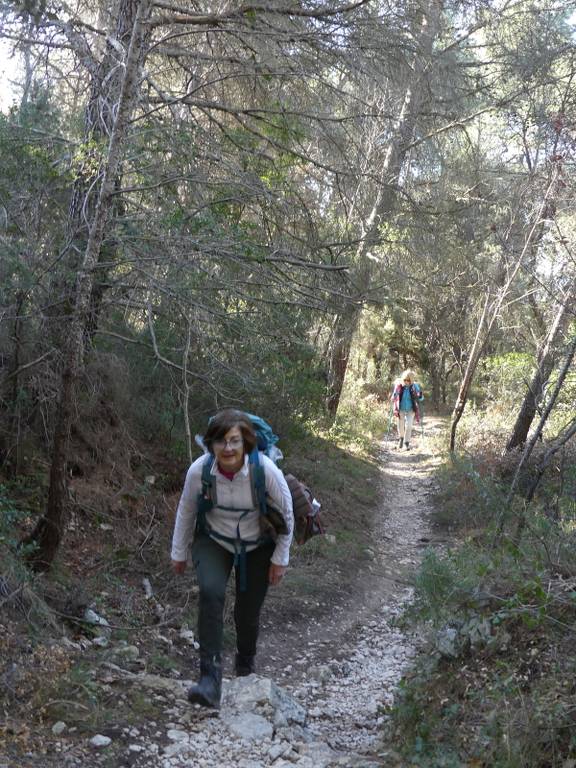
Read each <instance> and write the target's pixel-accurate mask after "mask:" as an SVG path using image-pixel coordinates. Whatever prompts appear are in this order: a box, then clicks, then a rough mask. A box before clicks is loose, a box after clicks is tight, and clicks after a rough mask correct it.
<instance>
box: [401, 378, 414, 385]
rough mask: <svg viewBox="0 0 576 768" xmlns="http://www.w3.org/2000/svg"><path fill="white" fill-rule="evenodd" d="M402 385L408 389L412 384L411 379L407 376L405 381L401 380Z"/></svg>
mask: <svg viewBox="0 0 576 768" xmlns="http://www.w3.org/2000/svg"><path fill="white" fill-rule="evenodd" d="M402 383H403V384H404V386H405V387H409V386H410V384H412V379H411V378H410V377H409V376H407V377H406V378H405V379H403V381H402Z"/></svg>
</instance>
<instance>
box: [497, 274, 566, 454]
mask: <svg viewBox="0 0 576 768" xmlns="http://www.w3.org/2000/svg"><path fill="white" fill-rule="evenodd" d="M573 303H574V293H573V289H570V291H569V292H568V295H567V296H566V298H565V300H564V302H563V303H562V305H561V306H560V309H559V310H558V312H557V314H556V317H555V318H554V322H553V323H552V326H551V328H550V330H549V331H548V335H547V337H546V340H545V342H544V345H543V346H542V348H541V349H540V352H539V354H538V366H537V368H536V371H535V372H534V376H533V377H532V381H531V382H530V384H529V386H528V391H527V392H526V395H525V397H524V400H523V402H522V405H521V406H520V410H519V411H518V416H517V417H516V423H515V424H514V428H513V430H512V434H511V436H510V439H509V440H508V443H507V444H506V450H507V451H511V450H512V449H513V448H516V447H517V446H522V445H524V443H525V442H526V438H527V437H528V432H529V431H530V427H531V426H532V422H533V420H534V416H535V415H536V411H537V410H538V406H539V404H540V402H541V401H542V397H543V396H544V389H545V387H546V384H547V382H548V379H549V378H550V374H551V373H552V370H553V368H554V350H555V346H556V342H557V340H558V338H559V336H560V335H561V333H562V332H563V331H564V329H565V328H566V325H567V323H568V321H569V319H570V318H571V317H572V308H573Z"/></svg>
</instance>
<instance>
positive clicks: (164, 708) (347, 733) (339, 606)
mask: <svg viewBox="0 0 576 768" xmlns="http://www.w3.org/2000/svg"><path fill="white" fill-rule="evenodd" d="M439 428H440V422H436V421H434V420H428V424H427V432H428V434H432V433H433V432H434V431H435V430H436V429H439ZM437 461H438V460H437V458H436V457H435V456H434V455H433V454H432V453H431V452H430V450H429V446H428V441H427V440H426V439H423V438H419V439H418V438H417V439H415V440H414V442H413V450H411V451H409V452H408V451H398V450H396V448H395V443H394V442H393V441H391V440H389V441H385V442H383V444H382V496H381V498H382V502H381V514H380V517H379V519H378V520H377V521H376V525H375V529H374V537H373V542H372V546H371V551H370V556H371V558H372V559H371V566H370V568H369V573H368V575H367V579H368V581H366V582H365V591H364V595H363V597H362V598H359V597H358V596H349V599H348V601H347V602H346V601H344V602H342V601H340V602H338V603H336V602H335V604H334V606H333V609H332V611H331V613H330V614H329V615H328V617H326V615H324V616H323V617H315V618H313V619H312V620H311V621H310V622H308V623H307V626H306V629H305V634H304V635H301V636H300V637H298V645H297V646H296V647H297V648H299V649H302V648H303V650H301V652H300V656H299V658H294V645H292V648H291V649H290V648H289V647H288V646H287V647H286V648H283V647H282V644H283V643H284V644H286V643H289V642H292V644H294V637H293V636H292V637H288V636H289V635H290V633H289V632H286V631H285V629H286V628H282V627H280V628H277V627H271V626H268V627H267V628H266V629H265V630H264V632H263V634H264V635H267V638H266V637H265V638H264V641H265V644H267V645H268V648H275V645H276V646H278V647H280V650H279V651H278V649H276V656H271V655H270V656H267V655H266V654H262V656H263V657H264V659H267V662H262V667H261V670H260V671H261V676H260V677H259V678H254V677H250V678H243V679H241V681H240V683H239V684H240V686H243V685H244V681H250V680H252V683H251V685H252V686H253V687H254V688H258V687H260V689H264V688H265V689H266V690H268V689H269V691H270V695H269V698H267V699H266V697H264V698H260V699H258V701H257V703H256V705H255V706H252V709H250V708H248V709H244V710H242V709H241V708H240V709H239V708H238V701H239V700H240V699H242V696H244V698H246V695H247V694H246V691H247V690H248V688H247V689H245V690H244V689H242V688H240V689H238V687H237V684H238V682H239V681H236V682H235V683H231V682H228V683H226V685H225V692H226V690H227V691H228V692H227V694H226V696H225V700H224V702H223V707H222V710H221V711H220V712H219V713H214V712H210V711H205V710H202V709H201V708H193V707H191V706H190V704H189V703H188V701H187V700H186V698H185V691H186V688H187V686H188V685H190V684H191V682H192V681H183V680H177V679H174V678H169V677H159V676H158V677H156V676H153V675H149V676H147V678H148V679H147V681H144V679H143V677H142V676H140V677H138V676H137V675H134V674H132V673H130V672H127V671H125V670H123V669H121V668H120V667H115V666H114V665H109V671H108V672H107V673H106V674H109V675H110V679H109V680H104V681H103V682H104V683H105V684H109V686H110V688H111V690H115V691H117V692H118V694H119V695H121V693H122V688H123V686H125V685H134V684H136V685H138V686H139V687H141V688H142V690H143V695H145V696H146V697H149V698H151V699H153V700H154V702H155V704H156V705H157V707H158V709H159V710H161V712H162V714H161V715H160V716H159V717H157V718H156V721H155V722H151V721H146V720H143V721H142V722H141V723H140V724H139V725H138V727H131V728H121V729H118V730H117V731H116V732H112V731H110V732H109V735H102V734H100V735H99V736H98V737H97V738H96V740H95V741H94V740H91V741H88V740H86V741H84V740H81V741H76V742H72V741H69V740H67V739H65V738H62V740H58V741H56V742H55V743H52V745H51V748H50V752H51V753H52V754H51V758H50V759H49V758H48V756H47V757H46V763H45V764H43V766H42V768H44V765H45V766H49V767H50V768H52V766H56V765H57V766H58V768H86V767H87V768H96V767H97V766H106V767H107V768H228V767H229V766H235V768H236V767H237V768H294V766H297V767H298V768H333V767H335V766H340V768H374V767H375V766H382V765H391V763H390V761H389V760H387V759H386V757H385V756H384V752H385V746H384V745H383V744H382V742H381V739H382V731H383V724H384V722H385V719H386V709H387V708H388V707H389V706H390V705H391V704H392V702H393V698H394V692H395V690H396V689H397V686H398V682H399V680H400V679H401V677H402V674H403V672H404V671H405V670H406V668H407V666H409V665H410V663H411V662H412V660H413V659H414V656H415V654H416V653H417V649H418V640H417V638H416V637H413V636H412V635H410V634H409V633H408V632H407V631H406V630H403V629H401V628H399V626H398V624H397V622H396V621H395V620H396V619H397V618H398V617H399V616H400V615H401V614H402V612H403V610H404V609H405V607H406V606H407V605H408V604H409V603H410V601H411V598H412V593H411V588H410V583H411V580H412V578H413V574H414V570H415V567H416V566H417V564H418V562H419V560H420V558H421V555H422V552H423V550H424V549H425V547H427V546H429V545H430V543H435V542H434V536H433V533H432V530H431V528H430V525H429V503H428V496H429V494H430V493H431V490H432V488H431V483H432V479H431V478H432V473H433V470H434V468H435V466H436V464H437ZM285 650H286V651H287V650H290V651H291V653H290V655H288V656H287V655H285V654H284V651H285ZM283 658H289V659H290V662H291V663H290V664H287V665H285V666H282V663H281V662H280V661H279V659H283ZM272 680H275V681H276V682H277V683H278V685H279V686H280V688H277V687H276V686H275V684H274V683H272ZM146 687H147V688H146ZM257 693H258V691H257ZM258 695H259V694H258ZM234 697H236V698H234ZM280 700H282V701H280ZM230 701H231V702H232V703H231V704H230ZM279 701H280V703H279ZM244 703H245V702H244ZM280 705H281V706H280ZM53 732H54V733H55V731H53ZM53 759H55V760H56V762H52V760H53ZM30 765H31V766H32V765H33V766H34V768H37V766H38V765H39V763H38V762H37V761H31V763H30ZM0 768H16V766H12V765H10V763H3V762H2V759H1V756H0ZM18 768H24V766H20V765H19V766H18Z"/></svg>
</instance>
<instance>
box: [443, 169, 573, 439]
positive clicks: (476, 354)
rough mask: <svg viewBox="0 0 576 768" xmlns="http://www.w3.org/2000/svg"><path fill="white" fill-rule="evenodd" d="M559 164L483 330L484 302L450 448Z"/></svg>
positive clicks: (484, 319) (485, 309) (555, 178)
mask: <svg viewBox="0 0 576 768" xmlns="http://www.w3.org/2000/svg"><path fill="white" fill-rule="evenodd" d="M559 171H560V167H559V165H558V164H557V165H556V166H555V167H554V169H553V171H552V178H551V179H550V182H549V183H548V187H547V188H546V192H545V194H544V198H543V200H542V204H541V205H540V208H539V209H538V214H537V216H536V218H535V220H534V223H533V224H532V226H531V227H530V231H529V232H528V235H527V237H526V241H525V243H524V247H523V248H522V252H521V253H520V256H519V257H518V259H517V261H516V264H515V265H514V268H513V270H512V272H511V273H510V274H509V276H508V278H507V280H506V283H505V284H504V286H503V287H502V288H501V289H500V295H499V296H498V297H497V299H496V301H495V302H494V304H493V306H492V307H491V309H490V319H489V320H488V322H487V324H486V332H485V333H483V327H484V325H485V321H486V312H487V309H488V297H487V298H486V303H485V305H484V311H483V313H482V318H481V320H480V323H479V324H478V329H477V331H476V338H475V339H474V344H473V345H472V351H471V352H470V357H469V359H468V365H467V366H466V371H465V373H464V378H463V379H462V383H461V385H460V391H459V392H458V397H457V399H456V404H455V406H454V411H453V413H452V425H451V428H450V451H451V452H453V451H454V449H455V445H456V428H457V426H458V422H459V421H460V419H461V417H462V414H463V413H464V408H465V406H466V401H467V399H468V392H469V390H470V385H471V384H472V379H473V378H474V373H475V372H476V367H477V365H478V362H479V361H480V356H481V354H482V350H483V349H484V347H485V346H486V342H487V341H488V338H489V336H490V333H491V331H492V328H493V327H494V323H495V322H496V318H497V317H498V314H499V313H500V309H501V307H502V304H503V302H504V299H505V298H506V297H507V296H508V293H509V291H510V288H511V286H512V284H513V282H514V280H515V279H516V275H517V274H518V271H519V270H520V267H521V266H522V264H523V262H524V258H525V256H526V253H527V252H528V251H529V249H530V247H531V245H532V242H533V239H534V236H535V233H536V230H537V228H538V226H540V224H541V222H542V218H543V216H544V214H545V212H546V210H547V209H548V205H549V201H550V196H551V195H552V193H553V191H554V190H555V187H556V182H557V180H558V175H559Z"/></svg>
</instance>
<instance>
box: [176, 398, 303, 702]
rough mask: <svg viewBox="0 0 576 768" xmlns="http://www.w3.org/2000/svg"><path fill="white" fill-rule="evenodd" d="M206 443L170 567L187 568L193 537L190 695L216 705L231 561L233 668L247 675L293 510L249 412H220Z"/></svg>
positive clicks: (190, 477)
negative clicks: (196, 665)
mask: <svg viewBox="0 0 576 768" xmlns="http://www.w3.org/2000/svg"><path fill="white" fill-rule="evenodd" d="M204 445H205V446H206V448H207V450H208V453H207V454H206V455H204V456H201V457H200V458H199V459H196V461H194V462H193V464H192V465H191V466H190V468H189V470H188V473H187V475H186V480H185V483H184V489H183V492H182V496H181V498H180V503H179V504H178V511H177V513H176V523H175V526H174V535H173V539H172V567H173V569H174V571H175V572H176V573H178V574H181V573H184V571H185V569H186V561H187V556H188V550H189V547H190V544H191V543H192V562H193V563H194V566H195V569H196V576H197V579H198V585H199V589H200V594H199V613H198V641H199V643H200V680H199V682H198V684H197V685H194V686H192V687H191V688H190V689H189V691H188V699H189V700H190V701H191V702H193V703H197V704H201V705H202V706H206V707H218V706H219V704H220V697H221V690H222V661H221V654H222V635H223V623H224V622H223V617H224V597H225V593H226V585H227V583H228V579H229V577H230V573H231V571H232V567H234V570H235V579H236V598H235V605H234V622H235V625H236V647H237V653H236V662H235V671H236V675H238V676H243V675H249V674H251V673H252V672H254V659H255V656H256V643H257V640H258V630H259V624H260V610H261V608H262V604H263V602H264V598H265V596H266V592H267V590H268V585H269V584H272V585H276V584H279V583H280V581H281V580H282V577H283V576H284V573H285V572H286V567H287V565H288V558H289V550H290V544H291V541H292V533H293V528H294V517H293V514H292V498H291V496H290V491H289V489H288V485H287V484H286V480H285V479H284V475H283V474H282V472H281V470H280V469H278V467H276V465H275V464H274V462H273V461H272V460H271V459H269V458H268V457H267V456H265V455H263V454H261V453H260V454H259V453H258V449H257V437H256V433H255V431H254V427H253V425H252V422H251V421H250V419H249V418H248V416H247V415H246V414H245V413H242V411H237V410H233V409H227V410H224V411H221V412H220V413H218V414H217V415H216V416H214V418H212V419H211V420H210V422H209V424H208V429H207V431H206V434H205V435H204ZM255 477H256V478H261V480H262V487H261V489H260V490H261V493H260V494H258V493H256V492H255V482H254V478H255ZM264 486H265V487H264ZM257 496H258V497H259V498H257ZM264 497H265V499H266V504H267V505H269V506H270V507H272V512H271V514H272V513H273V514H275V515H276V525H275V528H276V529H277V530H278V528H279V530H280V531H283V532H281V533H275V532H274V530H272V526H271V524H270V523H269V522H268V518H267V517H266V518H265V516H264V515H263V514H262V513H261V504H260V500H261V499H263V498H264ZM274 510H275V511H274ZM264 518H265V519H264Z"/></svg>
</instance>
